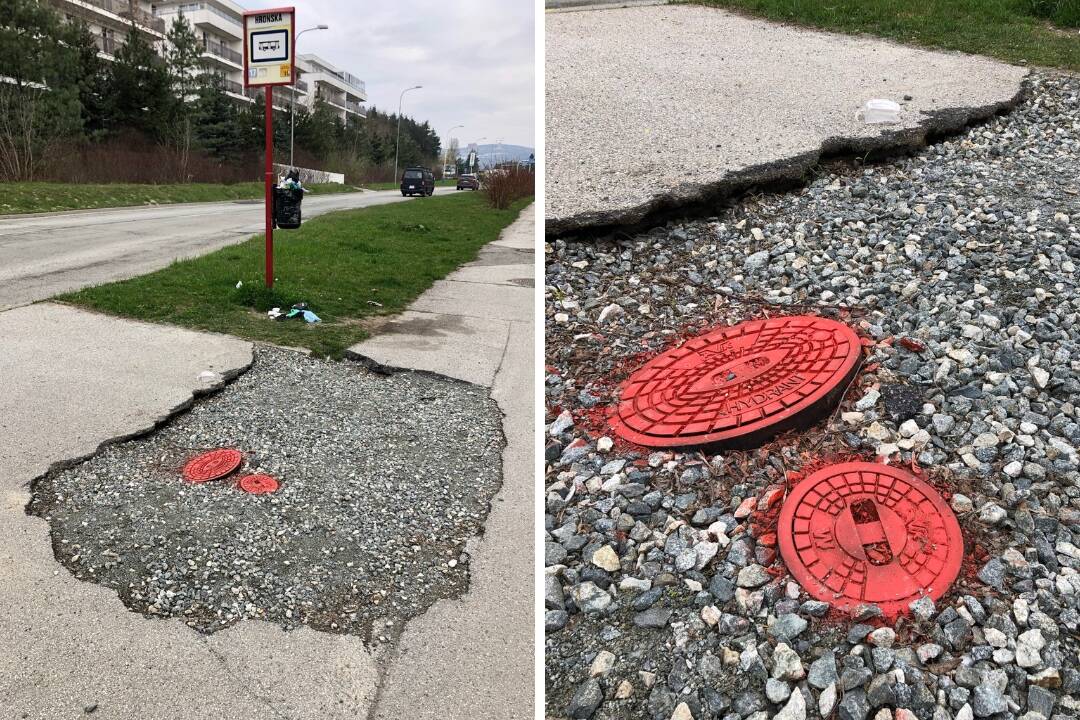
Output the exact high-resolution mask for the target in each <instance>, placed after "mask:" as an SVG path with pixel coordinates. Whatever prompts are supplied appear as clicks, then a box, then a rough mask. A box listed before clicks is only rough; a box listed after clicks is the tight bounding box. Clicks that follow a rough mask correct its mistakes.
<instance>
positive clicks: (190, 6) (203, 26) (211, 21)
mask: <svg viewBox="0 0 1080 720" xmlns="http://www.w3.org/2000/svg"><path fill="white" fill-rule="evenodd" d="M178 13H183V15H184V17H185V18H186V19H187V21H188V22H189V23H191V26H192V27H193V28H195V29H196V30H201V31H203V32H209V33H211V34H213V35H221V36H224V37H225V38H227V39H228V40H229V41H232V42H240V41H241V40H243V39H244V26H243V14H244V9H243V8H242V7H240V6H239V5H237V4H236V3H233V2H229V1H228V0H212V1H211V0H207V1H203V2H165V3H158V4H156V5H155V6H154V14H155V15H157V16H158V17H160V18H169V19H170V21H171V18H172V17H173V16H175V15H177V14H178ZM222 44H223V45H224V43H222Z"/></svg>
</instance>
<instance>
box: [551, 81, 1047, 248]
mask: <svg viewBox="0 0 1080 720" xmlns="http://www.w3.org/2000/svg"><path fill="white" fill-rule="evenodd" d="M1030 80H1031V71H1030V70H1029V71H1028V72H1027V73H1026V74H1025V75H1024V78H1023V79H1022V80H1021V82H1020V86H1019V88H1018V89H1017V91H1016V92H1015V93H1014V94H1013V96H1012V97H1011V98H1008V99H1006V100H1002V101H1000V102H996V103H990V104H987V105H977V106H970V107H964V106H958V107H952V108H942V109H941V110H934V111H932V112H923V113H922V118H920V120H919V122H918V124H917V125H915V126H914V127H910V128H900V129H897V130H887V131H885V132H882V133H880V134H878V135H875V136H872V137H851V136H846V135H836V136H832V137H828V138H825V139H824V140H822V141H821V144H820V145H819V146H818V147H817V148H816V149H814V150H809V151H807V152H805V153H801V154H799V155H795V156H792V157H789V158H785V159H783V160H777V161H773V162H768V163H762V164H760V165H754V166H751V167H748V168H745V169H742V170H737V171H735V172H729V173H725V174H724V175H723V177H721V178H719V179H717V180H709V181H705V182H692V183H682V184H680V185H677V186H675V187H673V188H671V189H669V190H667V191H666V192H665V193H663V194H660V195H656V196H654V197H653V198H652V199H651V200H649V201H648V202H645V203H641V204H639V205H636V206H634V207H631V208H621V209H617V210H596V211H590V212H583V213H577V214H574V215H567V216H565V217H551V216H548V217H546V218H545V219H544V234H545V236H546V237H548V238H555V237H563V236H566V235H571V234H574V233H582V232H587V233H590V234H596V235H604V234H609V233H611V232H615V231H621V232H636V231H639V230H641V229H643V228H647V227H655V226H657V225H662V224H664V222H666V217H664V215H665V214H667V213H679V214H682V215H688V216H692V215H694V214H695V213H694V212H693V210H694V207H695V206H705V205H710V206H711V205H715V204H716V203H720V202H723V201H724V200H727V199H730V198H733V197H736V196H738V195H740V194H742V193H743V192H745V191H747V190H749V189H751V188H754V187H760V186H766V187H768V186H778V185H785V186H787V187H790V186H791V185H792V184H794V185H795V186H802V185H805V184H806V182H807V175H808V173H809V172H810V171H811V170H812V169H813V168H814V166H816V165H817V164H818V163H820V162H821V161H823V160H841V159H847V160H853V159H855V158H857V157H860V156H865V155H869V154H873V155H875V156H877V157H878V158H879V159H886V158H888V157H890V156H895V155H901V154H903V153H906V152H911V151H915V150H919V149H921V148H924V147H926V146H928V145H930V144H932V143H934V142H935V141H937V140H938V139H941V138H945V137H950V136H953V135H957V134H959V133H961V132H963V131H964V130H966V129H967V128H969V127H971V126H973V125H977V124H979V123H981V122H984V121H986V120H989V119H990V118H992V117H994V116H995V115H998V114H1002V113H1007V112H1010V111H1012V110H1013V109H1014V108H1016V106H1017V105H1019V104H1020V103H1021V102H1023V101H1024V100H1025V99H1026V98H1027V97H1028V96H1029V94H1030V91H1031V86H1030ZM680 211H681V212H680ZM702 212H708V213H712V212H714V211H713V210H712V209H709V210H704V209H702Z"/></svg>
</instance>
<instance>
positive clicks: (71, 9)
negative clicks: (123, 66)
mask: <svg viewBox="0 0 1080 720" xmlns="http://www.w3.org/2000/svg"><path fill="white" fill-rule="evenodd" d="M50 2H51V4H52V5H53V7H55V8H57V9H58V10H59V11H60V12H61V13H63V14H64V15H67V16H71V17H78V18H80V19H82V20H84V21H85V22H86V23H87V24H88V25H89V26H90V29H91V32H93V33H94V34H95V35H97V36H99V37H108V36H107V35H104V33H103V31H104V30H106V29H107V30H108V31H109V33H110V34H111V35H113V36H120V37H123V36H125V35H127V33H128V31H129V30H130V29H131V27H132V25H134V26H135V28H136V29H137V30H139V31H140V32H142V33H143V34H144V35H146V36H147V39H149V40H150V41H151V42H157V41H158V40H162V39H164V37H165V21H164V20H162V19H161V18H157V17H154V15H153V13H152V12H151V7H150V3H149V2H148V1H147V0H50ZM99 47H100V46H99ZM114 49H115V48H114ZM102 52H106V51H105V50H102ZM106 54H108V55H110V56H111V55H112V54H113V53H109V52H106Z"/></svg>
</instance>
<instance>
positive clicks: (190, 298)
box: [56, 193, 532, 358]
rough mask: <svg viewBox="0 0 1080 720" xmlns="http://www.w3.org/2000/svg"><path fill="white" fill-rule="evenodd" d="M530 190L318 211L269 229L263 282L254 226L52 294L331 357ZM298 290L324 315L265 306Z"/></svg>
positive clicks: (284, 304) (457, 262)
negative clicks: (211, 245)
mask: <svg viewBox="0 0 1080 720" xmlns="http://www.w3.org/2000/svg"><path fill="white" fill-rule="evenodd" d="M530 202H532V199H531V198H526V199H522V200H519V201H517V202H515V203H514V204H513V205H512V206H511V207H510V208H509V209H507V210H496V209H494V208H492V207H490V206H489V205H488V203H487V199H486V198H485V197H483V196H482V195H480V194H478V193H460V194H455V195H444V196H441V197H440V196H438V195H436V196H434V197H431V198H418V199H416V200H410V201H405V202H400V203H393V204H390V205H379V206H375V207H370V208H363V209H359V210H343V211H339V212H333V213H328V214H326V215H321V216H319V217H317V218H315V219H313V220H310V221H307V222H305V223H304V225H303V226H302V227H301V228H300V229H298V230H279V231H277V232H276V233H275V234H274V240H275V242H274V266H275V274H276V278H275V282H274V288H273V290H267V289H266V288H265V287H264V283H263V236H262V235H257V236H255V237H252V238H250V239H248V240H246V241H244V242H242V243H240V244H239V245H232V246H229V247H226V248H222V249H221V250H217V251H215V252H212V253H210V254H208V255H203V256H201V257H198V258H194V259H191V260H181V261H178V262H175V263H173V264H172V265H170V266H168V267H166V268H163V269H161V270H158V271H156V272H153V273H150V274H148V275H142V276H140V277H136V278H131V279H129V280H122V281H118V282H113V283H109V284H106V285H100V286H98V287H93V288H87V289H84V290H79V291H76V292H73V293H68V294H65V295H61V296H60V297H58V298H56V299H58V300H60V301H63V302H67V303H71V304H74V305H79V306H82V307H85V308H90V309H93V310H98V311H101V312H105V313H110V314H114V315H121V316H123V317H129V318H135V319H139V320H146V321H150V322H161V323H169V324H173V325H179V326H182V327H187V328H192V329H196V330H209V331H214V332H222V333H229V334H231V335H236V336H239V337H242V338H248V339H251V340H263V341H266V342H270V343H274V344H277V345H285V346H290V347H304V348H309V349H310V350H312V351H313V352H314V353H315V354H316V355H319V356H327V357H334V358H336V357H340V356H341V355H342V353H343V351H344V350H345V348H347V347H349V346H350V345H353V344H355V343H357V342H359V341H360V340H363V339H364V338H366V337H368V335H369V328H370V327H371V324H372V321H373V320H374V319H375V318H376V317H377V316H379V315H387V314H393V313H398V312H401V311H402V310H404V309H405V307H406V306H407V305H408V304H409V303H410V302H412V301H413V300H414V299H415V298H416V297H417V296H419V295H420V294H421V293H422V292H424V291H425V290H427V289H428V288H429V287H431V285H432V284H433V283H434V282H435V281H436V280H439V279H441V278H443V277H446V275H448V274H449V273H450V272H452V271H453V270H455V269H456V268H458V267H460V266H461V265H462V264H464V263H466V262H469V261H470V260H473V259H474V258H475V257H476V254H477V252H478V251H479V250H480V248H481V247H482V246H484V245H486V244H487V243H489V242H492V241H493V240H495V239H497V238H498V236H499V233H500V231H501V230H502V229H503V228H504V227H506V226H507V225H509V224H510V223H511V222H513V221H514V219H515V218H516V217H517V216H518V213H520V212H521V210H522V208H524V207H525V206H526V205H528V204H529V203H530ZM237 282H241V283H242V285H241V287H240V288H239V289H238V288H237V287H236V284H237ZM298 302H306V303H308V305H309V307H310V309H311V310H312V311H313V312H315V313H316V314H317V315H318V316H319V317H320V318H321V319H322V322H321V323H316V324H307V323H305V322H304V321H303V320H277V321H274V320H270V319H269V318H267V316H266V311H267V310H269V309H270V308H272V307H281V308H283V309H287V308H288V307H290V306H292V305H293V304H294V303H298ZM373 303H378V305H376V304H373Z"/></svg>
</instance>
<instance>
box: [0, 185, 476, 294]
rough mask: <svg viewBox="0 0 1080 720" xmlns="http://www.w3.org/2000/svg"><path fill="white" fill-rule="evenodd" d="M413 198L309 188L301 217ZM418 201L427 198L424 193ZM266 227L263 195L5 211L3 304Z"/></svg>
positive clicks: (127, 272)
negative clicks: (47, 210)
mask: <svg viewBox="0 0 1080 720" xmlns="http://www.w3.org/2000/svg"><path fill="white" fill-rule="evenodd" d="M455 192H457V191H456V190H454V189H453V188H438V189H437V190H436V194H437V195H443V194H447V193H455ZM409 199H410V198H403V197H401V193H400V192H398V191H397V190H384V191H378V192H364V193H341V194H336V195H309V196H308V197H306V198H305V199H304V219H305V220H310V219H311V218H313V217H315V216H317V215H321V214H323V213H326V212H330V211H333V210H346V209H354V208H363V207H374V206H376V205H386V204H388V203H393V202H403V201H405V200H409ZM415 201H417V202H423V198H416V199H415ZM262 231H263V203H262V201H260V200H254V201H253V200H239V201H233V202H217V203H183V204H176V205H156V206H152V207H146V206H139V207H124V208H108V209H102V210H75V211H71V212H62V213H48V214H42V215H8V216H3V217H0V311H2V310H6V309H8V308H11V307H16V306H19V305H25V304H27V303H31V302H35V301H38V300H44V299H45V298H48V297H52V296H53V295H57V294H59V293H63V292H69V291H71V290H77V289H79V288H83V287H88V286H91V285H100V284H101V283H105V282H110V281H113V280H120V279H123V278H127V277H133V276H135V275H142V274H144V273H147V272H151V271H153V270H157V269H159V268H162V267H165V266H166V265H168V264H169V263H171V262H173V261H174V260H179V259H184V258H190V257H195V256H197V255H202V254H205V253H207V252H210V251H212V250H216V249H218V248H221V247H224V246H226V245H231V244H234V243H238V242H241V241H243V240H245V239H247V238H248V237H250V236H251V235H256V234H258V233H261V232H262ZM280 232H281V233H288V232H289V231H288V230H281V231H280Z"/></svg>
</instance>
